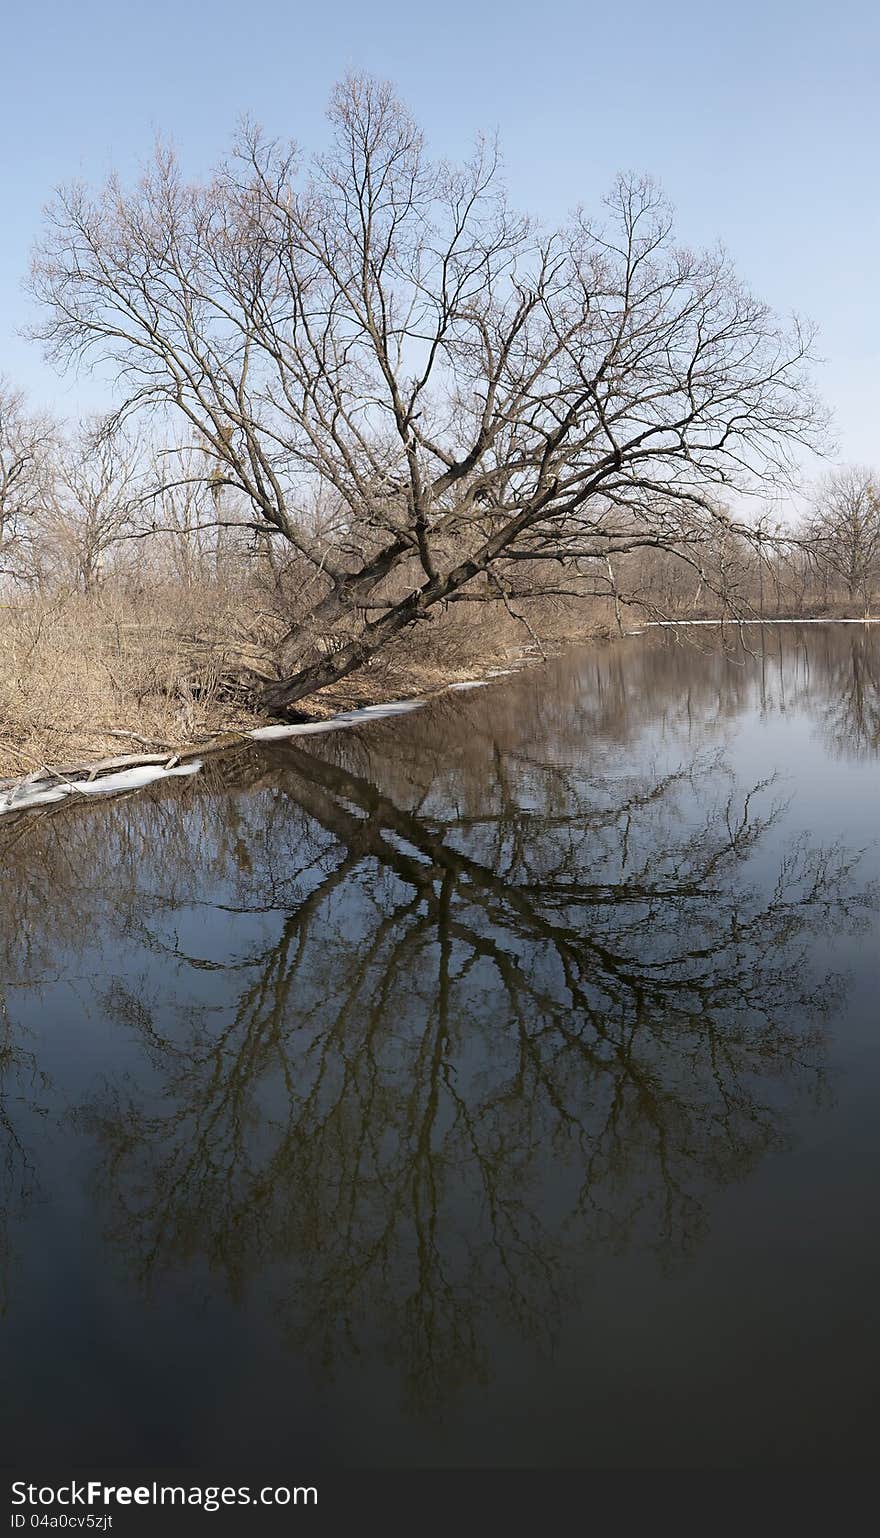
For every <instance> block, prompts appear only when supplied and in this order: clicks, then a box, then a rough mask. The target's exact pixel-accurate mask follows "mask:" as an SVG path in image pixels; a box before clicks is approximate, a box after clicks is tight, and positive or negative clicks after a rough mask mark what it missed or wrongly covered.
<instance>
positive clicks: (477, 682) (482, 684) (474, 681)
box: [447, 678, 488, 691]
mask: <svg viewBox="0 0 880 1538" xmlns="http://www.w3.org/2000/svg"><path fill="white" fill-rule="evenodd" d="M447 688H449V689H450V690H452V689H455V690H456V691H457V690H459V689H486V688H488V683H487V680H486V679H485V678H468V679H466V680H465V681H464V682H463V683H460V684H448V685H447Z"/></svg>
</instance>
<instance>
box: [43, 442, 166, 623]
mask: <svg viewBox="0 0 880 1538" xmlns="http://www.w3.org/2000/svg"><path fill="white" fill-rule="evenodd" d="M143 495H144V458H143V448H142V446H141V444H139V442H138V441H137V439H136V438H135V437H133V436H131V435H130V434H128V433H126V432H124V431H122V430H116V431H108V430H107V428H106V425H105V423H104V422H103V421H101V420H95V421H90V422H85V423H83V424H81V426H80V428H79V430H78V431H77V433H76V434H75V435H74V436H73V437H72V438H70V439H68V440H66V441H65V442H63V443H62V445H61V447H60V451H59V454H58V465H57V471H56V474H55V477H54V483H53V488H52V494H51V497H50V498H47V505H46V508H45V511H44V513H43V516H42V519H41V526H42V533H43V536H44V537H45V539H46V542H47V545H48V553H49V557H50V559H51V562H52V564H53V566H54V568H55V570H56V573H58V572H60V573H61V574H62V575H63V576H64V577H65V578H66V579H67V580H68V581H69V582H70V583H71V585H73V586H75V587H78V588H80V589H81V590H82V591H83V592H84V593H91V592H93V591H94V590H95V589H96V588H97V587H98V586H99V585H100V583H101V581H102V579H103V577H104V575H105V573H106V567H107V561H108V557H109V555H110V552H111V551H112V549H113V548H114V546H116V545H117V544H118V543H119V541H120V539H122V538H123V537H124V536H125V535H127V534H129V533H130V532H131V531H132V530H133V528H134V526H135V523H136V519H137V516H138V513H139V512H140V509H141V506H142V501H143Z"/></svg>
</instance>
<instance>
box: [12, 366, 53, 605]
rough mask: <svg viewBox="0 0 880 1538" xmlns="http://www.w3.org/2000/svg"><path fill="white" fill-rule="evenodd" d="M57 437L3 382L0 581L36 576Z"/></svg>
mask: <svg viewBox="0 0 880 1538" xmlns="http://www.w3.org/2000/svg"><path fill="white" fill-rule="evenodd" d="M55 441H56V434H55V429H54V427H53V425H52V423H51V422H50V421H49V420H48V419H47V418H45V417H41V416H38V415H34V414H32V413H31V412H29V411H28V409H27V406H26V403H25V399H24V396H23V395H22V393H21V392H20V391H18V390H14V389H13V388H12V386H11V385H9V384H7V383H6V381H5V380H3V379H2V378H0V579H2V578H3V577H10V576H11V577H14V578H21V577H23V576H27V575H29V574H30V575H33V562H32V559H31V557H32V555H33V546H32V542H31V535H32V530H33V524H34V520H35V519H36V517H37V515H38V514H39V513H40V512H41V511H42V509H43V508H44V507H45V503H46V497H47V495H48V492H49V488H50V486H51V473H52V472H51V461H52V454H53V450H54V446H55Z"/></svg>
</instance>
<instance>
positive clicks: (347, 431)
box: [33, 77, 819, 710]
mask: <svg viewBox="0 0 880 1538" xmlns="http://www.w3.org/2000/svg"><path fill="white" fill-rule="evenodd" d="M330 117H331V121H332V124H333V128H334V139H333V144H332V147H331V149H330V150H329V152H328V153H327V154H325V155H323V156H320V157H317V158H316V159H314V160H313V161H312V162H311V164H310V166H309V167H307V168H303V167H302V165H301V161H300V157H299V155H298V154H297V152H296V151H295V149H293V148H292V147H289V146H286V145H282V144H279V143H277V142H273V141H268V140H266V139H264V138H263V137H262V136H261V135H260V133H259V132H258V131H257V130H255V129H250V128H249V129H246V130H245V132H244V133H243V134H242V135H241V136H240V138H239V140H238V141H237V143H236V145H235V149H234V153H233V155H232V157H231V159H230V160H228V161H227V162H224V163H222V164H221V165H220V166H219V167H218V169H217V171H216V172H215V174H214V175H213V177H212V178H211V179H210V181H208V182H207V183H204V184H188V183H187V182H185V181H184V179H183V176H182V174H181V171H180V169H179V167H178V165H177V163H176V161H175V159H174V157H173V155H172V154H171V153H170V152H168V151H165V150H162V151H160V152H159V153H158V154H157V156H156V159H155V161H154V163H153V164H152V166H151V167H150V168H149V169H148V170H147V171H146V173H145V174H144V176H143V177H142V179H141V181H140V183H139V185H138V186H137V187H136V188H135V189H134V190H132V191H128V190H125V189H124V188H123V187H122V186H121V185H120V184H119V183H118V182H117V181H116V180H111V181H110V182H109V183H108V185H107V186H106V187H105V189H104V190H103V192H101V193H99V194H98V195H97V196H93V195H92V194H91V193H90V192H89V191H88V190H87V189H86V188H84V187H83V186H74V187H71V188H68V189H67V190H66V191H63V192H62V193H61V194H60V195H59V196H58V198H57V200H56V202H55V205H54V207H53V208H52V210H51V211H50V215H49V222H48V227H47V230H46V233H45V237H44V239H43V242H42V245H41V247H40V249H39V250H38V252H37V254H36V257H35V262H34V269H33V286H34V290H35V292H36V294H37V295H38V296H39V298H40V299H41V300H42V301H43V303H44V305H45V317H46V318H45V321H44V323H43V325H42V327H41V328H40V331H39V334H40V335H41V336H42V338H43V339H44V341H45V342H46V344H47V347H48V349H49V351H50V353H51V354H52V355H53V356H54V357H55V358H57V359H58V360H60V361H61V362H64V363H70V362H84V361H86V360H90V361H92V362H95V361H98V362H100V363H102V364H104V365H106V366H109V367H110V368H111V369H112V370H113V371H114V372H115V376H116V379H117V384H118V387H119V400H118V411H117V415H118V419H119V420H125V419H127V418H128V417H130V416H131V414H132V413H134V412H136V411H141V410H147V411H150V410H152V411H155V410H157V409H158V410H161V411H169V410H170V411H173V412H175V413H182V415H183V417H184V418H185V420H186V422H187V424H188V431H189V432H195V433H196V434H197V436H198V438H199V441H200V442H202V443H203V444H204V446H205V449H206V451H207V452H208V453H209V454H210V455H211V456H212V459H213V461H214V466H215V469H214V472H213V481H214V485H215V486H216V487H217V488H218V489H219V490H224V489H226V488H228V489H229V490H230V491H231V492H235V493H238V494H240V495H242V496H243V497H244V498H245V499H246V501H247V504H248V507H249V509H250V510H251V515H252V520H253V521H254V522H255V523H256V524H257V525H261V526H262V527H263V528H265V529H267V530H268V531H269V534H270V535H272V536H274V537H277V538H280V539H281V540H284V541H286V542H287V543H288V544H289V545H290V546H291V547H292V548H293V550H294V551H295V552H296V554H297V556H298V558H299V561H300V562H301V563H302V565H303V566H304V567H305V568H307V569H308V571H309V573H310V575H311V579H312V583H313V591H314V597H313V601H312V602H311V604H310V607H309V609H308V610H307V612H306V613H305V614H304V615H302V616H301V617H299V618H298V619H297V623H296V624H295V625H292V626H291V628H290V633H289V634H288V635H287V637H286V639H285V644H284V645H283V647H282V648H281V654H280V657H279V672H280V677H279V680H278V682H277V683H275V684H274V685H272V686H271V687H269V688H268V689H267V691H266V693H265V702H266V703H267V704H268V705H270V706H271V707H273V708H275V709H278V710H284V709H286V708H287V707H289V706H291V705H293V704H294V703H295V702H296V701H297V700H300V699H302V698H303V697H305V696H306V695H308V694H310V693H312V692H313V691H314V690H315V689H317V688H320V687H322V686H324V685H326V684H328V683H331V682H333V681H335V680H336V679H338V678H341V677H343V676H345V675H346V674H348V673H349V672H351V671H352V670H354V669H355V668H357V667H359V666H361V665H362V664H363V663H364V662H365V661H367V660H369V658H370V657H371V656H373V655H374V654H375V653H376V652H377V651H378V650H379V649H380V648H382V647H383V646H385V645H386V644H387V643H388V642H389V641H390V640H391V639H392V638H393V637H394V636H396V635H398V634H399V633H400V632H401V631H402V630H403V629H405V628H406V627H408V626H409V625H411V624H412V623H414V622H415V621H417V620H418V619H420V618H421V617H423V616H424V615H425V614H427V613H428V612H429V611H430V609H431V608H432V607H433V606H434V605H437V604H439V603H443V602H446V601H448V600H450V599H451V598H455V597H457V596H460V595H463V594H468V595H470V596H474V595H475V594H476V595H477V596H480V597H481V598H482V599H483V600H485V601H491V602H495V603H501V602H504V601H509V598H508V592H509V588H510V586H511V584H513V583H514V581H517V582H518V584H519V587H520V589H521V588H522V579H521V577H517V575H516V574H518V573H522V572H523V570H525V569H527V570H528V571H529V572H530V573H532V574H534V573H536V572H540V571H544V570H552V571H554V572H558V571H560V570H563V569H565V568H567V569H568V570H569V571H571V572H574V573H575V574H583V573H584V572H591V571H593V570H598V571H600V572H602V573H603V574H604V576H603V580H605V577H607V571H608V562H609V560H612V559H613V558H615V557H617V556H618V555H620V554H621V553H625V552H627V551H631V550H633V549H637V548H643V547H646V548H657V547H659V548H662V549H669V550H674V551H675V552H676V553H677V554H678V556H679V558H680V559H684V560H686V561H687V560H691V561H693V559H694V557H693V554H692V552H693V550H694V548H699V546H700V545H701V544H702V543H703V542H704V541H705V539H706V538H707V536H708V535H710V534H712V533H714V531H716V530H717V529H718V527H719V525H724V526H725V527H727V528H730V527H732V524H733V521H732V520H731V519H730V518H729V517H728V516H727V515H725V514H724V513H722V512H721V511H719V508H718V506H717V505H716V501H715V495H716V493H717V492H718V491H719V489H723V490H724V492H725V494H729V493H730V491H731V489H734V488H736V489H738V490H740V491H755V490H760V489H761V488H763V487H766V485H767V484H768V482H774V481H776V480H777V479H778V477H779V476H780V475H781V474H784V473H785V472H786V470H787V469H788V468H789V466H790V455H791V452H792V450H793V449H794V448H795V447H796V446H798V445H802V444H804V443H811V442H813V441H814V439H815V434H816V431H817V429H818V426H819V422H818V413H817V409H816V406H815V403H814V401H813V399H812V398H811V396H810V394H809V392H808V390H807V389H806V386H805V380H804V373H803V364H804V361H805V358H806V356H807V349H808V342H809V338H808V337H806V336H805V335H804V333H803V331H802V330H801V329H800V328H799V327H798V326H797V325H795V326H794V327H793V328H792V330H791V332H790V333H787V332H786V331H785V330H784V329H783V328H781V327H780V325H779V324H778V323H777V321H776V319H775V318H774V317H773V315H772V314H771V313H770V312H769V311H768V310H767V308H766V307H765V306H764V305H762V304H761V303H759V302H758V301H757V300H755V299H754V298H753V297H752V296H751V295H750V294H749V293H748V292H747V290H746V289H745V288H744V287H743V285H742V284H741V283H740V282H739V281H738V279H737V278H736V276H735V275H734V273H733V272H732V270H731V267H730V264H729V262H728V260H727V258H726V257H725V255H724V254H723V253H722V252H720V251H713V252H709V253H705V254H695V253H693V252H690V251H687V250H684V249H682V248H681V246H679V245H678V244H677V243H676V241H675V239H674V236H673V230H672V219H671V215H670V213H669V210H668V209H667V207H666V206H665V204H664V202H663V200H662V198H661V197H660V196H659V194H658V193H657V191H656V189H655V188H654V187H653V186H652V184H651V183H650V182H648V181H646V180H642V179H638V178H634V177H629V178H621V179H619V180H618V181H617V183H616V184H615V186H614V188H613V191H612V193H611V196H610V197H609V199H608V204H607V208H606V214H605V218H604V220H603V221H601V222H595V221H593V220H592V219H590V218H588V217H587V216H586V214H584V213H583V212H578V213H576V214H575V215H574V216H573V217H572V219H571V220H570V221H569V222H568V223H567V224H565V225H564V226H562V227H560V228H558V229H555V230H545V229H542V228H539V227H538V226H537V225H535V224H534V223H533V222H532V221H531V220H529V219H527V218H525V217H523V216H521V215H519V214H517V213H516V212H514V211H513V210H512V209H511V208H510V207H509V205H508V203H507V200H506V198H505V195H504V192H503V189H502V188H501V186H500V183H499V179H498V164H497V155H496V153H495V151H494V149H493V148H492V147H491V146H486V145H484V144H481V145H479V146H478V148H477V150H476V152H475V154H474V156H473V158H472V159H471V160H470V161H469V162H468V163H467V164H465V165H464V166H461V167H458V168H453V167H450V166H448V165H446V164H438V163H436V162H432V161H431V160H430V159H429V158H428V156H427V154H426V151H425V148H424V145H423V141H422V136H421V134H420V132H419V130H418V128H417V126H416V124H415V123H414V121H413V120H412V118H411V117H410V116H409V114H408V113H407V111H406V110H405V109H404V108H403V107H402V106H401V105H400V103H399V102H398V101H397V100H396V99H395V97H394V95H393V92H392V91H391V89H390V88H389V87H388V86H386V85H383V84H379V83H376V82H375V81H373V80H370V79H365V78H361V77H355V78H351V79H349V80H347V81H346V82H345V83H344V84H343V85H342V86H340V87H339V88H338V89H337V91H336V93H335V95H334V97H333V101H332V104H331V109H330ZM316 498H317V499H319V500H320V501H322V502H324V503H326V502H327V500H328V499H329V501H330V502H331V503H333V504H334V505H335V510H336V511H335V516H334V518H333V519H331V521H330V528H331V532H330V533H329V534H327V533H326V532H323V533H316V531H315V529H314V526H313V522H312V520H311V519H310V517H309V516H308V510H309V509H310V508H313V507H314V505H315V501H316ZM740 532H741V533H742V535H743V537H748V530H747V529H746V528H745V526H744V525H743V526H742V528H741V529H740ZM533 580H534V578H533ZM554 583H557V579H555V578H554V579H553V580H552V581H551V583H550V586H551V587H552V586H553V585H554ZM557 585H558V583H557ZM316 642H319V643H322V644H321V645H320V646H319V647H318V648H317V649H316Z"/></svg>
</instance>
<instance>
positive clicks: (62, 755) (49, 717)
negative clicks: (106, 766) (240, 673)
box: [0, 591, 257, 774]
mask: <svg viewBox="0 0 880 1538" xmlns="http://www.w3.org/2000/svg"><path fill="white" fill-rule="evenodd" d="M224 596H225V595H222V594H216V593H215V594H213V595H212V599H213V601H208V600H207V595H206V594H204V593H202V594H199V595H188V594H186V593H184V592H180V591H178V592H175V593H173V594H172V593H162V592H159V593H152V594H151V595H150V598H149V601H147V600H144V599H141V600H133V599H131V598H124V597H122V596H119V595H107V594H102V595H100V596H99V597H95V598H83V597H78V596H77V597H65V598H52V599H42V598H39V597H35V598H33V599H29V600H27V601H25V602H19V603H17V604H15V605H14V606H4V607H2V608H0V773H6V774H15V773H18V772H21V773H28V772H29V771H30V770H32V769H35V768H38V767H40V766H41V765H43V764H47V763H50V764H52V763H55V764H57V763H62V762H71V761H74V760H79V759H83V760H90V759H93V758H96V757H100V756H102V755H103V754H116V753H124V752H129V751H135V752H136V751H138V749H139V748H140V747H149V746H162V747H164V746H165V745H166V744H174V745H177V744H180V743H181V742H185V741H192V740H198V739H201V738H203V737H205V736H208V735H209V734H210V733H212V732H215V731H222V730H225V729H230V728H232V727H236V726H250V725H253V724H254V722H255V720H256V717H254V716H253V714H252V713H251V712H249V711H248V710H247V709H246V708H245V707H244V706H243V704H242V703H240V702H236V701H235V699H234V698H230V694H229V691H228V688H227V685H226V679H227V677H228V674H229V672H230V670H231V669H232V668H233V667H235V666H239V665H240V663H241V661H242V660H243V657H244V656H246V655H247V648H248V646H249V645H250V649H251V653H252V654H253V655H254V660H256V650H257V649H256V647H255V646H253V645H252V644H251V643H249V641H248V638H247V635H246V627H245V625H244V624H243V623H242V617H241V616H240V615H239V616H234V615H231V614H230V613H228V612H227V608H228V605H225V604H224V602H223V598H224ZM208 617H210V618H209V619H208ZM224 632H225V635H226V637H227V640H226V641H225V642H224V641H223V640H221V636H222V635H223V634H224ZM229 636H233V637H240V638H241V644H240V645H236V644H235V642H233V643H230V641H229V639H228V637H229Z"/></svg>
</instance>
